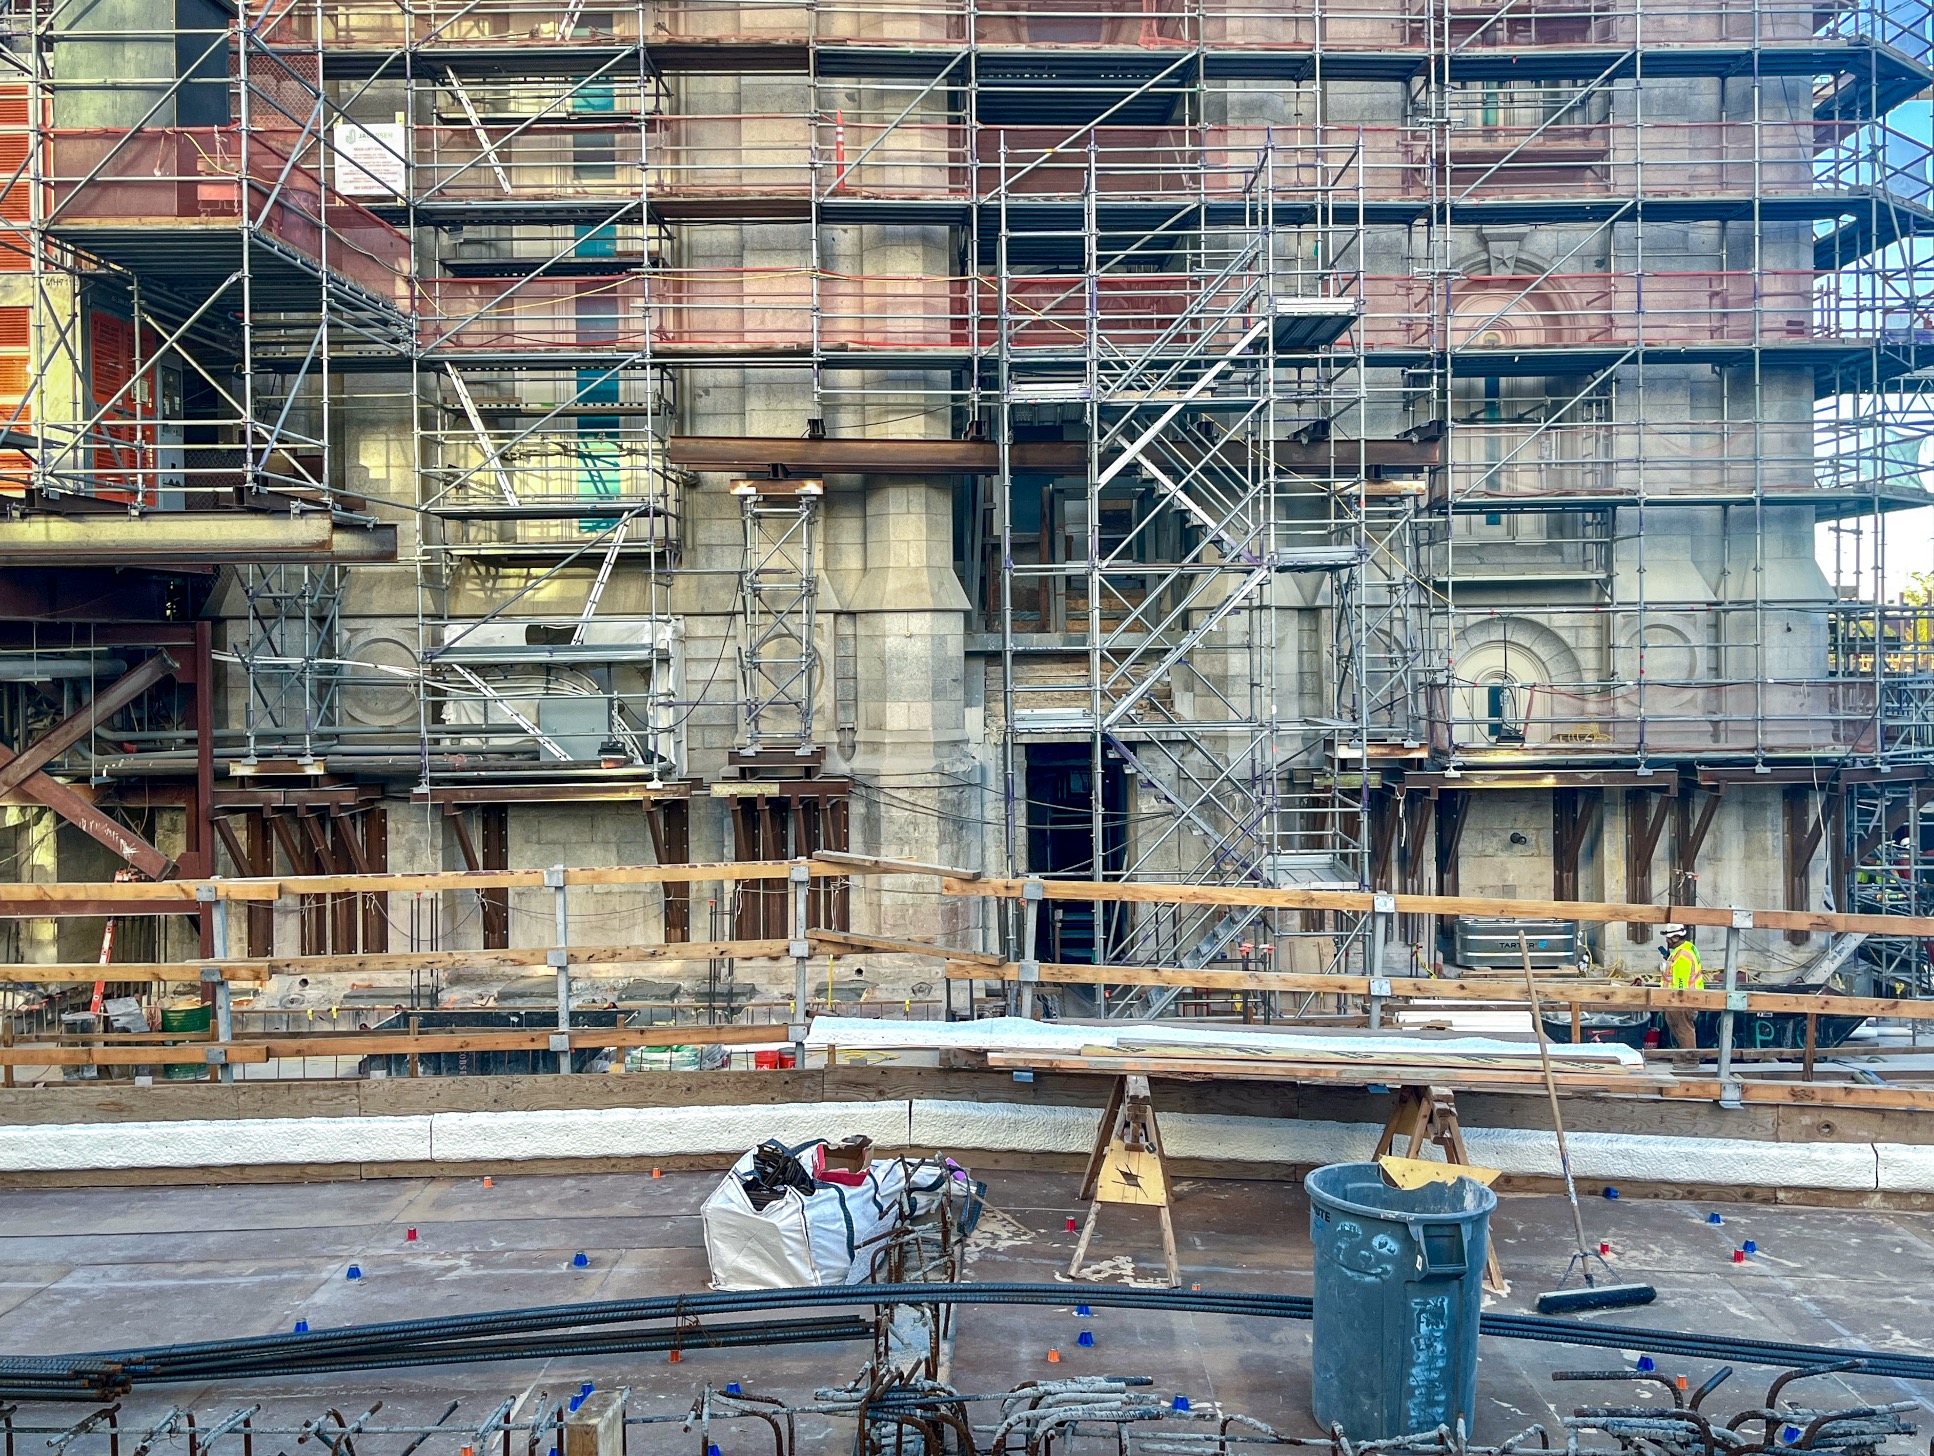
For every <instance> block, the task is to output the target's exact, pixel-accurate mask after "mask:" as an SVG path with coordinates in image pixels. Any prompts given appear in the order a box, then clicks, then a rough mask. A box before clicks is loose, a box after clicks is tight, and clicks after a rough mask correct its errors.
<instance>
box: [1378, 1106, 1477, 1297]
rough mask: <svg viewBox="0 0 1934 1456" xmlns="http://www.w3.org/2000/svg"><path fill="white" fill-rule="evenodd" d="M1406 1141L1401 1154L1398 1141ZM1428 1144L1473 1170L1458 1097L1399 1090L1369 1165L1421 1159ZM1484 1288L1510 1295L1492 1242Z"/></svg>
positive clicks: (1445, 1156) (1455, 1161)
mask: <svg viewBox="0 0 1934 1456" xmlns="http://www.w3.org/2000/svg"><path fill="white" fill-rule="evenodd" d="M1399 1138H1402V1139H1403V1140H1404V1147H1403V1149H1402V1150H1401V1151H1399V1150H1398V1148H1397V1139H1399ZM1427 1144H1434V1145H1435V1146H1437V1147H1438V1148H1441V1149H1442V1150H1443V1153H1444V1160H1445V1161H1446V1162H1449V1163H1456V1164H1458V1165H1459V1166H1460V1167H1466V1168H1468V1167H1471V1166H1473V1164H1472V1163H1471V1155H1470V1152H1469V1150H1468V1149H1467V1148H1466V1147H1465V1146H1464V1129H1463V1127H1462V1126H1460V1125H1459V1123H1458V1121H1457V1094H1456V1093H1454V1092H1452V1091H1451V1090H1450V1089H1449V1088H1448V1087H1418V1086H1405V1087H1399V1088H1398V1089H1397V1105H1396V1106H1395V1107H1393V1108H1392V1109H1391V1110H1390V1120H1389V1121H1388V1122H1386V1123H1384V1125H1383V1133H1382V1135H1381V1136H1379V1137H1378V1138H1377V1149H1376V1151H1375V1152H1373V1153H1372V1154H1370V1161H1371V1162H1373V1163H1374V1162H1375V1161H1376V1160H1377V1159H1379V1158H1381V1157H1384V1156H1385V1155H1386V1154H1387V1155H1390V1156H1392V1157H1398V1158H1421V1157H1423V1155H1424V1148H1425V1146H1426V1145H1427ZM1484 1287H1485V1288H1486V1289H1487V1290H1489V1291H1490V1292H1491V1293H1492V1294H1509V1293H1510V1292H1511V1286H1510V1285H1509V1284H1508V1283H1507V1282H1506V1281H1505V1278H1504V1270H1503V1268H1502V1266H1501V1265H1499V1263H1498V1251H1497V1243H1496V1242H1495V1241H1492V1242H1491V1243H1490V1245H1489V1246H1488V1248H1487V1251H1486V1253H1485V1258H1484Z"/></svg>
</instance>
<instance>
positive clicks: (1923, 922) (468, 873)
mask: <svg viewBox="0 0 1934 1456" xmlns="http://www.w3.org/2000/svg"><path fill="white" fill-rule="evenodd" d="M807 866H808V869H809V871H810V873H811V874H812V875H813V876H814V877H815V878H821V879H830V878H839V877H842V876H851V875H856V874H918V875H930V876H931V875H936V874H939V875H942V876H943V877H942V879H941V890H942V893H943V894H947V895H956V896H989V897H994V898H999V899H1019V898H1021V896H1022V895H1023V894H1024V893H1025V887H1026V885H1027V884H1028V883H1029V882H1028V881H1026V880H1019V879H977V878H970V877H964V876H958V875H947V874H944V871H943V867H941V866H936V865H922V864H917V863H915V862H913V861H903V860H879V859H873V860H869V859H865V858H863V857H860V856H841V857H839V858H836V859H835V858H821V857H817V856H815V857H814V858H812V859H810V860H808V861H807ZM791 870H792V863H791V862H788V861H786V860H759V861H749V862H746V863H720V864H672V865H600V866H591V867H586V868H576V869H573V868H566V869H565V870H564V883H565V884H566V885H571V886H597V885H606V886H610V885H650V884H690V883H693V882H696V881H705V880H716V881H723V882H733V881H740V880H778V879H784V878H785V877H786V876H787V875H788V874H789V873H791ZM547 873H549V871H546V870H541V869H530V870H441V871H435V872H431V873H426V874H376V875H357V874H335V875H281V876H277V877H274V878H259V879H256V878H242V879H214V880H170V881H166V882H162V883H154V884H139V883H137V884H118V885H114V886H112V887H109V886H105V885H99V884H84V883H59V884H0V911H4V912H5V913H11V914H18V913H19V908H18V907H29V908H32V909H34V910H36V911H38V912H40V913H44V914H47V915H50V916H55V915H60V914H62V913H68V912H63V910H62V908H61V907H62V906H63V905H64V904H66V903H68V902H75V901H80V902H87V901H96V902H97V901H99V900H100V899H101V897H102V896H104V895H107V894H112V896H113V897H114V898H116V899H118V900H124V901H128V902H135V901H144V902H157V903H180V902H183V901H193V900H197V899H199V898H201V892H202V891H203V890H204V889H205V890H206V892H207V893H208V895H210V896H212V897H213V898H216V899H222V900H239V901H266V900H277V899H281V898H282V897H284V896H286V895H324V894H330V895H347V894H380V893H386V892H387V893H396V894H432V893H441V892H444V891H458V892H461V891H471V892H474V891H478V890H499V889H539V888H542V887H543V886H544V883H545V879H544V877H545V875H546V874H547ZM1038 883H1039V884H1040V885H1041V888H1042V893H1043V895H1044V896H1045V897H1046V898H1048V899H1050V900H1104V901H1133V902H1140V903H1144V904H1159V905H1251V906H1258V907H1261V908H1265V909H1267V908H1275V909H1289V910H1334V911H1342V912H1345V913H1351V914H1363V913H1367V912H1369V911H1371V910H1373V909H1374V908H1375V897H1374V896H1372V895H1371V894H1369V893H1368V892H1366V891H1357V890H1289V889H1282V890H1278V889H1267V888H1264V887H1262V886H1255V885H1163V884H1147V883H1140V882H1123V881H1096V880H1042V881H1039V882H1038ZM1392 898H1393V899H1394V901H1395V908H1396V910H1397V912H1398V913H1400V914H1417V915H1486V916H1498V917H1502V918H1505V919H1519V920H1527V919H1562V920H1582V921H1588V922H1593V923H1601V924H1620V923H1622V924H1632V925H1657V924H1661V923H1665V922H1669V921H1679V922H1680V923H1682V924H1687V925H1706V926H1714V927H1727V926H1731V925H1732V924H1734V920H1735V917H1736V916H1739V915H1748V916H1750V917H1751V923H1752V924H1753V925H1754V926H1757V927H1761V928H1764V929H1769V930H1805V931H1819V932H1828V933H1831V932H1841V931H1853V932H1862V933H1865V934H1868V935H1885V936H1903V935H1908V936H1929V937H1934V916H1928V915H1843V914H1836V913H1832V912H1827V911H1812V910H1749V911H1740V910H1735V909H1732V908H1729V907H1724V906H1711V905H1633V904H1622V903H1619V902H1616V901H1595V900H1501V899H1493V898H1490V897H1487V896H1476V895H1408V894H1400V895H1396V896H1394V897H1392ZM941 953H943V954H944V951H943V952H941Z"/></svg>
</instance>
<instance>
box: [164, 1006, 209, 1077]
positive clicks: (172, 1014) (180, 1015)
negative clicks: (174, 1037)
mask: <svg viewBox="0 0 1934 1456" xmlns="http://www.w3.org/2000/svg"><path fill="white" fill-rule="evenodd" d="M214 1013H215V1008H214V1007H212V1006H210V1005H209V1004H208V1003H207V1002H206V1001H186V1000H183V1001H176V1002H173V1003H171V1004H170V1005H167V1006H164V1007H162V1008H161V1029H162V1030H163V1031H179V1032H202V1033H206V1032H207V1030H208V1028H209V1027H210V1026H212V1025H214ZM169 1045H170V1046H180V1045H181V1043H180V1042H170V1043H169ZM161 1075H162V1077H163V1078H164V1079H166V1080H168V1081H171V1082H192V1081H195V1080H197V1079H199V1078H202V1077H205V1076H207V1075H208V1068H207V1066H206V1065H204V1064H203V1063H200V1062H168V1063H165V1064H164V1065H163V1067H162V1069H161Z"/></svg>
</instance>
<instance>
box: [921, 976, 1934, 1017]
mask: <svg viewBox="0 0 1934 1456" xmlns="http://www.w3.org/2000/svg"><path fill="white" fill-rule="evenodd" d="M947 979H949V980H952V981H990V980H1000V981H1018V980H1020V979H1021V973H1020V967H1019V966H1018V965H1016V964H1014V963H1013V962H1009V963H1008V964H1006V965H1004V966H1001V967H999V968H998V969H997V970H995V972H994V973H993V974H991V975H990V974H988V972H987V971H986V970H985V969H982V968H980V967H978V966H975V965H972V964H970V963H968V962H965V961H949V962H948V964H947ZM1038 979H1039V980H1041V981H1044V982H1048V983H1052V984H1055V985H1075V986H1092V985H1094V984H1095V983H1096V982H1102V983H1105V984H1108V985H1115V986H1182V987H1189V988H1194V989H1199V990H1204V991H1283V992H1289V993H1291V994H1293V995H1316V996H1368V995H1370V994H1371V992H1370V978H1369V977H1367V976H1322V975H1307V974H1299V973H1295V972H1289V971H1212V970H1196V971H1191V970H1186V969H1182V968H1179V967H1174V966H1090V965H1046V964H1044V965H1042V966H1041V967H1040V971H1039V976H1038ZM1379 979H1380V980H1385V981H1386V984H1387V986H1388V989H1387V990H1386V989H1381V988H1380V989H1379V990H1378V991H1377V995H1379V996H1380V997H1383V998H1385V999H1388V1000H1391V1001H1482V1002H1488V1003H1491V1004H1506V1005H1523V1004H1524V1003H1525V999H1526V998H1525V996H1524V995H1523V994H1522V989H1523V988H1522V985H1521V984H1520V983H1514V982H1511V981H1507V980H1497V981H1485V980H1433V979H1431V978H1428V977H1423V976H1392V977H1388V978H1379ZM1740 996H1741V998H1742V1003H1741V1004H1735V1005H1734V1007H1733V1009H1734V1010H1735V1011H1740V1010H1744V1011H1767V1012H1792V1013H1796V1014H1798V1015H1801V1016H1808V1015H1819V1016H1884V1017H1890V1018H1894V1019H1898V1020H1902V1021H1934V1001H1908V1000H1900V999H1897V998H1894V997H1880V996H1803V995H1794V994H1792V993H1790V992H1781V991H1754V990H1750V989H1748V990H1744V991H1742V992H1740ZM1538 999H1539V1001H1541V1002H1545V1003H1547V1004H1551V1005H1565V1006H1568V1005H1572V1004H1576V1005H1579V1006H1607V1007H1614V1008H1622V1009H1627V1010H1635V1011H1665V1010H1672V1011H1724V1010H1725V1009H1726V1002H1727V997H1726V993H1725V992H1724V991H1714V990H1707V991H1671V990H1667V989H1666V988H1665V987H1663V986H1628V985H1619V984H1617V983H1615V982H1604V981H1597V982H1584V983H1580V982H1577V981H1540V982H1538Z"/></svg>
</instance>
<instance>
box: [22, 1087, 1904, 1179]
mask: <svg viewBox="0 0 1934 1456" xmlns="http://www.w3.org/2000/svg"><path fill="white" fill-rule="evenodd" d="M1157 1115H1158V1117H1159V1119H1160V1125H1161V1129H1162V1134H1163V1137H1164V1138H1165V1140H1166V1141H1167V1144H1168V1148H1169V1151H1170V1153H1171V1154H1172V1155H1173V1156H1175V1157H1177V1158H1199V1159H1211V1160H1214V1161H1216V1162H1219V1163H1223V1164H1242V1163H1254V1164H1257V1165H1259V1166H1260V1165H1278V1166H1280V1165H1282V1164H1285V1163H1291V1164H1322V1163H1334V1162H1347V1161H1351V1160H1354V1159H1359V1158H1364V1157H1367V1156H1368V1155H1369V1153H1370V1150H1371V1148H1372V1147H1373V1146H1374V1145H1375V1143H1376V1138H1377V1133H1378V1132H1379V1131H1380V1128H1379V1126H1378V1124H1375V1123H1368V1122H1363V1123H1345V1122H1320V1121H1315V1120H1308V1121H1304V1120H1300V1119H1295V1118H1269V1117H1234V1116H1223V1115H1212V1114H1203V1113H1170V1114H1161V1113H1160V1112H1159V1110H1158V1113H1157ZM1098 1117H1099V1114H1098V1112H1097V1111H1096V1109H1094V1108H1086V1107H1050V1106H1041V1105H1038V1104H1033V1103H1023V1102H1013V1103H999V1102H995V1103H989V1102H967V1101H951V1100H946V1099H941V1098H917V1099H914V1100H912V1101H904V1100H898V1099H895V1100H892V1101H883V1102H829V1103H805V1104H778V1105H774V1104H754V1105H748V1106H701V1107H635V1108H603V1109H586V1110H581V1111H555V1112H446V1113H437V1114H435V1115H433V1116H429V1117H366V1118H354V1117H300V1118H261V1119H240V1120H236V1119H230V1120H207V1121H182V1122H123V1123H92V1124H76V1123H60V1124H51V1125H32V1126H20V1127H0V1171H5V1172H81V1171H90V1170H112V1169H122V1168H199V1167H206V1168H239V1167H272V1166H277V1165H283V1166H288V1165H299V1164H311V1163H313V1164H330V1163H336V1164H341V1163H365V1164H382V1163H424V1162H447V1163H478V1162H484V1163H497V1164H501V1165H506V1166H508V1165H515V1164H520V1163H527V1164H532V1163H534V1164H542V1163H543V1162H544V1161H545V1160H546V1159H550V1158H596V1157H625V1158H638V1157H669V1156H676V1155H679V1154H705V1155H710V1154H722V1153H739V1152H743V1151H744V1150H745V1149H746V1148H748V1147H751V1146H752V1145H753V1144H755V1143H759V1142H762V1141H764V1140H765V1139H767V1138H778V1139H779V1140H780V1141H782V1142H785V1143H787V1144H789V1145H796V1144H799V1143H804V1142H807V1141H809V1140H810V1139H812V1138H816V1137H824V1138H831V1139H833V1140H835V1141H837V1140H838V1139H840V1138H844V1137H849V1136H853V1135H856V1134H863V1135H865V1136H867V1137H870V1138H872V1139H873V1140H874V1142H875V1143H877V1144H879V1146H881V1147H882V1148H900V1147H911V1148H916V1149H921V1150H929V1149H934V1148H938V1149H941V1150H943V1151H948V1152H958V1153H961V1154H963V1155H966V1156H968V1157H971V1155H972V1154H973V1153H975V1152H1020V1153H1085V1152H1087V1151H1088V1149H1089V1148H1090V1146H1091V1145H1092V1143H1093V1139H1094V1134H1095V1127H1096V1123H1097V1120H1098ZM1465 1138H1466V1140H1467V1141H1468V1143H1469V1145H1470V1150H1471V1156H1472V1158H1473V1159H1475V1160H1476V1161H1478V1162H1479V1163H1482V1164H1485V1165H1486V1166H1489V1167H1495V1168H1501V1169H1503V1170H1504V1171H1505V1172H1506V1173H1513V1174H1520V1175H1535V1176H1549V1177H1555V1176H1557V1174H1558V1156H1557V1144H1556V1140H1555V1139H1554V1138H1553V1137H1552V1135H1551V1134H1550V1133H1548V1132H1537V1131H1529V1130H1523V1129H1505V1128H1479V1127H1468V1128H1466V1129H1465ZM1567 1141H1568V1144H1569V1146H1570V1149H1571V1155H1572V1166H1573V1171H1574V1172H1575V1173H1576V1174H1577V1175H1578V1176H1579V1177H1580V1178H1582V1179H1585V1180H1588V1181H1590V1182H1594V1183H1596V1182H1619V1181H1626V1182H1633V1183H1653V1182H1657V1183H1688V1182H1690V1183H1698V1184H1700V1185H1703V1186H1708V1187H1770V1186H1775V1185H1778V1186H1784V1187H1790V1188H1820V1189H1844V1190H1854V1191H1864V1190H1872V1189H1879V1190H1882V1191H1886V1192H1915V1193H1925V1192H1934V1147H1919V1146H1912V1145H1907V1144H1902V1143H1882V1144H1878V1145H1876V1144H1873V1143H1776V1142H1757V1141H1753V1140H1750V1139H1745V1138H1685V1137H1653V1136H1646V1135H1640V1134H1625V1133H1574V1134H1572V1135H1571V1136H1570V1138H1569V1139H1568V1140H1567Z"/></svg>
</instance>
